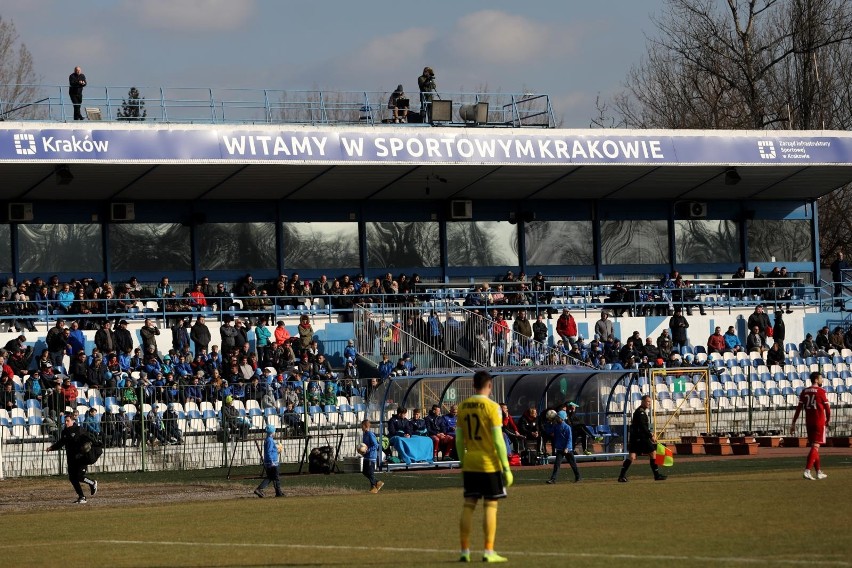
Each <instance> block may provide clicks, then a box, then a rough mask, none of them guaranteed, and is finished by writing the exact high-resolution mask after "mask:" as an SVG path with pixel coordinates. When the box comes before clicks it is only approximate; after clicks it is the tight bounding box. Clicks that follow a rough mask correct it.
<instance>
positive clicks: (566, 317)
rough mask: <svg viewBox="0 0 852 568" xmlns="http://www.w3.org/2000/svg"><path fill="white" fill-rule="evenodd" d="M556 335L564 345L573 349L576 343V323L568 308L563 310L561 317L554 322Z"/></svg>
mask: <svg viewBox="0 0 852 568" xmlns="http://www.w3.org/2000/svg"><path fill="white" fill-rule="evenodd" d="M556 334H557V335H559V337H560V338H561V339H562V341H564V342H565V344H566V345H569V344H570V345H571V347H573V346H574V344H575V343H577V321H576V320H575V319H574V316H572V315H571V310H569V309H568V308H565V309H563V310H562V315H561V316H559V319H557V320H556Z"/></svg>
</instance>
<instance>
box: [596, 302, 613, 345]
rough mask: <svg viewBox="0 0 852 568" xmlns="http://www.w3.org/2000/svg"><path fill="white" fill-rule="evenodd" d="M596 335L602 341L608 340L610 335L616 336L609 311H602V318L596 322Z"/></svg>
mask: <svg viewBox="0 0 852 568" xmlns="http://www.w3.org/2000/svg"><path fill="white" fill-rule="evenodd" d="M595 335H597V336H598V339H600V340H601V341H606V340H607V339H609V338H610V337H613V336H615V330H614V328H613V325H612V320H610V319H609V312H607V311H606V310H603V311H601V319H599V320H598V321H596V322H595Z"/></svg>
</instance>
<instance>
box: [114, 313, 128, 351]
mask: <svg viewBox="0 0 852 568" xmlns="http://www.w3.org/2000/svg"><path fill="white" fill-rule="evenodd" d="M113 334H114V337H115V349H116V351H117V352H118V353H119V354H124V355H126V356H127V357H130V354H131V353H132V352H133V336H132V335H130V331H128V330H127V320H121V321H119V322H118V329H116V330H115V331H114V332H113Z"/></svg>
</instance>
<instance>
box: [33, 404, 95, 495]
mask: <svg viewBox="0 0 852 568" xmlns="http://www.w3.org/2000/svg"><path fill="white" fill-rule="evenodd" d="M93 443H94V440H92V438H90V437H89V436H88V435H87V434H86V433H85V432H84V431H83V430H81V429H80V426H78V425H77V422H76V421H75V420H74V417H73V416H72V415H71V414H66V415H65V428H64V429H63V430H62V435H61V436H60V438H59V441H58V442H56V443H55V444H53V445H52V446H50V447H49V448H47V450H46V451H48V452H52V451H54V450H58V449H61V448H65V457H66V459H67V462H68V480H69V481H71V485H73V486H74V491H76V492H77V500H76V501H74V502H75V503H85V502H86V497H85V496H84V495H83V489H82V487H81V486H80V482H83V483H85V484H86V485H88V486H89V492H90V493H91V495H92V497H94V496H95V494H97V492H98V482H97V481H96V480H94V479H89V478H88V477H86V468H87V467H88V462H87V461H85V457H84V454H86V453H88V452H89V451H91V447H92V444H93Z"/></svg>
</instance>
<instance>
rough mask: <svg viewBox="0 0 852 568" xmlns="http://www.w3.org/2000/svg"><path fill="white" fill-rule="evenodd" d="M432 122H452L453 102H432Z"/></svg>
mask: <svg viewBox="0 0 852 568" xmlns="http://www.w3.org/2000/svg"><path fill="white" fill-rule="evenodd" d="M431 118H432V122H452V120H453V101H447V100H443V99H442V100H437V101H432V116H431Z"/></svg>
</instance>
